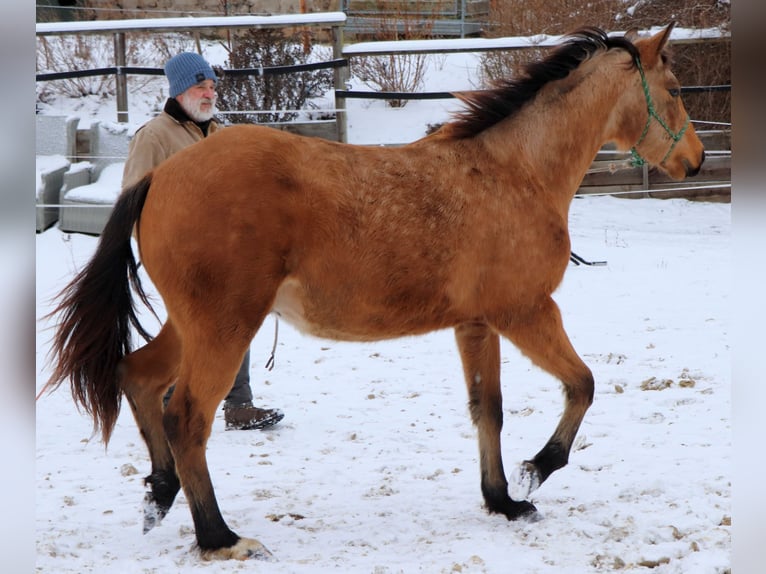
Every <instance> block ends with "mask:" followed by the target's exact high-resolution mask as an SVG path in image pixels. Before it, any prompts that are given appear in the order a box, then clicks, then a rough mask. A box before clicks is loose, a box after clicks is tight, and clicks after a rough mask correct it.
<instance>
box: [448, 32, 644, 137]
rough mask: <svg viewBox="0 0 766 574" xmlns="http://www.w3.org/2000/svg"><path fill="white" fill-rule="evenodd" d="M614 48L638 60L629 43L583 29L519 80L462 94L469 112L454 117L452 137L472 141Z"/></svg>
mask: <svg viewBox="0 0 766 574" xmlns="http://www.w3.org/2000/svg"><path fill="white" fill-rule="evenodd" d="M612 48H622V49H624V50H627V51H628V52H629V53H630V54H631V55H632V56H633V61H634V62H635V61H637V59H638V50H637V49H636V47H635V46H634V45H633V43H632V42H631V41H630V40H628V39H626V38H624V37H622V36H617V37H610V36H607V34H606V32H604V31H603V30H601V29H600V28H595V27H585V28H580V29H579V30H577V31H575V32H573V33H572V34H569V35H568V39H567V40H566V42H564V43H563V44H561V45H560V46H558V47H557V48H556V49H555V50H554V51H553V52H552V53H551V54H550V55H549V56H548V57H546V58H545V59H543V60H541V61H539V62H533V63H530V64H528V65H527V66H526V67H525V68H524V73H523V74H522V75H521V76H520V77H518V78H513V79H506V80H500V81H497V82H495V83H494V86H493V88H492V89H489V90H483V91H477V92H470V93H465V94H461V95H460V96H459V97H460V99H461V100H463V102H464V103H465V104H466V105H467V106H468V109H466V110H462V111H460V112H457V113H456V114H455V120H454V121H453V122H452V123H450V124H449V125H450V135H452V136H453V137H458V138H463V137H470V136H473V135H476V134H478V133H479V132H481V131H483V130H485V129H487V128H489V127H490V126H493V125H494V124H496V123H497V122H499V121H500V120H502V119H504V118H506V117H508V116H510V115H511V114H513V113H515V112H516V111H518V110H519V109H520V108H521V107H522V106H523V105H524V104H525V103H527V102H529V101H530V100H532V99H533V98H534V97H535V95H537V93H538V92H539V91H540V90H541V89H542V87H543V86H545V85H546V84H547V83H548V82H552V81H555V80H561V79H562V78H565V77H566V76H568V75H569V73H570V72H571V71H572V70H574V69H576V68H577V67H578V66H579V65H580V64H581V63H582V62H584V61H585V60H587V59H588V58H590V57H591V56H592V55H593V54H594V53H596V52H598V51H600V50H610V49H612Z"/></svg>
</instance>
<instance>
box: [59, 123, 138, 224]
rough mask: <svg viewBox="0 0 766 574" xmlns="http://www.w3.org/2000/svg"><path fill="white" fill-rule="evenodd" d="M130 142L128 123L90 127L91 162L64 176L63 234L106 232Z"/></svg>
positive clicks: (72, 169) (80, 163)
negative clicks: (104, 230) (64, 232)
mask: <svg viewBox="0 0 766 574" xmlns="http://www.w3.org/2000/svg"><path fill="white" fill-rule="evenodd" d="M128 141H129V138H128V126H127V124H116V123H107V122H104V123H102V122H94V123H93V124H91V128H90V159H89V161H85V162H79V163H75V164H72V166H71V167H70V169H69V171H68V172H67V173H65V174H64V186H63V188H62V190H61V201H60V203H61V208H60V213H59V228H60V229H61V230H62V231H67V232H74V233H86V234H89V235H99V234H100V233H101V231H102V230H103V229H104V225H105V224H106V221H107V219H109V215H110V214H111V212H112V208H113V207H114V202H115V201H116V200H117V196H119V195H120V190H121V187H122V170H123V168H124V166H125V158H126V157H127V155H128Z"/></svg>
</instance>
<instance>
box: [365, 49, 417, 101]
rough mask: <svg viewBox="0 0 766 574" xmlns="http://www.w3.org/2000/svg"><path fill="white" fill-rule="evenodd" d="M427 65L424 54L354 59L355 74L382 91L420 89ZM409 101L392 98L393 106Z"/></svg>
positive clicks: (414, 90) (415, 90)
mask: <svg viewBox="0 0 766 574" xmlns="http://www.w3.org/2000/svg"><path fill="white" fill-rule="evenodd" d="M427 68H428V65H427V61H426V58H425V55H424V54H412V55H407V54H386V55H384V56H366V57H363V58H358V59H357V60H355V61H354V65H353V68H352V69H353V73H354V75H355V76H356V77H357V78H359V79H360V80H361V81H362V82H364V83H365V84H366V85H367V86H369V87H370V88H373V89H374V90H379V91H383V92H417V91H418V90H420V89H421V88H422V87H423V82H424V80H425V73H426V70H427ZM407 102H408V100H405V99H397V98H395V99H390V100H386V103H387V104H388V105H389V106H390V107H392V108H403V107H404V106H406V105H407Z"/></svg>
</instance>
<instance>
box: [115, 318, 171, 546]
mask: <svg viewBox="0 0 766 574" xmlns="http://www.w3.org/2000/svg"><path fill="white" fill-rule="evenodd" d="M180 360H181V344H180V340H179V338H178V333H177V332H176V330H175V328H174V326H173V324H172V323H171V322H170V321H168V322H167V323H165V325H164V326H163V327H162V329H161V330H160V332H159V334H158V335H157V337H156V338H155V339H153V340H152V341H150V342H149V343H148V344H147V345H145V346H144V347H141V348H140V349H138V350H137V351H135V352H133V353H131V354H129V355H128V356H126V357H125V358H124V359H123V361H122V363H121V365H120V373H121V386H122V390H123V392H124V393H125V396H126V398H127V399H128V403H129V404H130V408H131V410H132V411H133V416H134V417H135V419H136V424H137V425H138V430H139V431H140V432H141V436H142V437H143V439H144V441H145V442H146V446H147V448H148V449H149V456H150V458H151V461H152V472H151V474H150V475H149V476H147V477H146V478H145V479H144V482H145V484H146V485H147V486H148V487H149V491H148V492H147V493H146V497H145V498H144V532H145V533H146V532H148V531H149V530H151V529H152V528H153V527H155V526H157V525H158V524H159V523H160V522H161V521H162V519H163V518H164V517H165V515H166V514H167V513H168V511H169V510H170V507H171V506H172V505H173V501H174V500H175V497H176V494H178V491H179V490H180V488H181V483H180V482H179V480H178V476H176V470H175V460H174V459H173V455H172V453H171V451H170V447H169V445H168V442H167V438H166V437H165V429H164V428H163V424H162V396H163V395H164V393H165V391H166V390H167V388H168V387H169V386H170V385H171V384H172V383H173V381H174V380H175V378H176V376H177V373H178V365H179V363H180Z"/></svg>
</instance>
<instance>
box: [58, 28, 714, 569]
mask: <svg viewBox="0 0 766 574" xmlns="http://www.w3.org/2000/svg"><path fill="white" fill-rule="evenodd" d="M672 27H673V25H672V24H671V25H669V26H668V27H667V28H665V29H664V30H662V31H660V32H658V33H656V34H654V35H652V36H648V37H639V36H638V35H637V34H635V33H630V34H625V35H613V36H608V35H607V34H605V33H604V32H603V31H601V30H599V29H597V28H584V29H581V30H579V31H577V32H576V33H574V34H572V35H570V36H568V37H567V38H566V40H565V41H564V42H562V43H561V44H560V45H559V46H558V47H557V48H556V49H555V50H554V51H553V52H551V53H550V54H549V55H548V56H547V57H545V58H544V59H542V60H541V61H538V62H535V63H532V64H530V65H528V66H527V67H526V69H525V72H524V73H523V74H522V75H520V76H519V77H518V78H515V79H510V80H506V81H502V82H500V83H498V84H497V85H495V86H494V87H493V88H491V89H489V90H486V91H475V92H465V93H460V94H456V95H457V97H459V98H460V99H461V100H462V101H463V103H464V108H463V109H462V110H461V111H460V112H458V113H456V114H455V117H453V119H452V121H450V122H448V123H446V124H445V125H444V126H442V127H441V128H440V129H439V130H438V131H436V132H434V133H432V134H430V135H428V136H426V137H424V138H423V139H420V140H418V141H416V142H414V143H411V144H409V145H406V146H403V147H399V148H379V147H363V146H354V145H347V144H343V143H338V142H330V141H325V140H321V139H318V138H308V137H301V136H297V135H292V134H288V133H284V132H281V131H278V130H274V129H269V128H266V127H258V126H239V127H227V128H225V129H223V130H221V131H220V132H218V133H216V134H215V135H212V136H211V137H209V138H207V139H205V140H203V141H202V142H200V143H198V144H195V145H193V146H191V147H189V148H186V149H184V150H183V151H181V152H180V153H178V154H176V155H174V156H173V157H171V158H170V159H168V160H167V161H165V162H164V163H162V164H161V165H160V166H158V167H157V168H156V169H155V170H154V171H152V172H151V173H149V174H147V175H146V176H145V177H144V179H143V180H142V181H140V182H139V183H138V184H136V185H135V186H133V187H130V188H127V189H125V190H123V192H122V194H121V195H120V197H119V199H118V201H117V202H116V204H115V207H114V210H113V213H112V215H111V217H110V219H109V221H108V223H107V224H106V227H105V229H104V232H103V234H102V236H101V238H100V241H99V244H98V247H97V249H96V251H95V253H94V255H93V257H92V259H91V260H90V261H89V262H88V264H87V265H86V266H85V267H84V268H83V269H82V270H81V271H80V272H79V273H78V274H77V275H76V277H75V278H74V279H73V280H72V281H71V283H69V285H68V286H66V287H65V288H64V289H63V291H62V292H61V293H60V295H59V296H58V297H59V299H58V301H57V307H56V309H55V310H54V311H53V313H52V316H54V317H58V320H57V326H56V331H55V333H54V337H53V342H52V347H51V362H52V368H53V371H52V374H51V377H50V379H49V380H48V382H47V384H46V386H45V387H44V389H43V390H49V391H51V390H53V389H55V388H56V387H58V386H60V385H61V384H62V383H63V382H64V381H68V382H69V384H70V386H71V390H72V394H73V397H74V399H75V401H76V403H77V404H79V405H80V406H81V407H82V408H84V410H85V411H86V412H87V413H88V414H89V415H91V416H92V417H93V420H94V430H95V431H99V430H100V431H101V435H102V439H103V441H104V442H105V443H108V441H109V438H110V434H111V433H112V430H113V428H114V425H115V421H116V419H117V416H118V413H119V409H120V406H121V398H122V395H123V394H124V395H125V397H126V399H127V401H128V403H129V404H130V407H131V409H132V411H133V415H134V417H135V420H136V423H137V425H138V427H139V429H140V432H141V434H142V436H143V438H144V440H145V442H146V445H147V447H148V450H149V454H150V457H151V465H152V468H151V474H149V476H148V477H146V480H145V483H146V485H147V487H148V489H147V492H146V495H145V500H144V531H148V530H150V529H151V528H152V527H154V526H156V525H157V524H159V523H160V521H161V520H162V518H163V517H164V516H165V515H166V513H167V512H168V510H169V509H170V507H171V506H172V504H173V500H174V499H175V497H176V495H177V493H178V491H179V489H180V488H183V489H184V493H185V494H186V498H187V499H188V502H189V506H190V509H191V514H192V518H193V520H194V526H195V533H196V543H197V546H198V548H199V550H200V552H201V555H202V557H203V558H206V559H211V558H235V559H245V558H261V559H268V558H270V557H271V554H270V552H269V551H268V550H267V549H266V548H265V546H264V545H262V544H261V543H260V542H258V541H257V540H255V539H251V538H244V537H240V536H238V535H237V534H236V533H234V532H233V531H232V530H231V529H230V528H229V527H228V526H227V524H226V522H225V521H224V518H223V516H222V515H221V511H220V509H219V506H218V502H217V500H216V496H215V492H214V490H213V485H212V483H211V479H210V475H209V472H208V466H207V460H206V454H205V449H206V443H207V439H208V437H209V434H210V430H211V425H212V421H213V418H214V414H215V412H216V409H217V407H218V405H219V404H220V402H221V401H222V400H223V398H224V397H225V395H226V394H227V392H228V391H229V388H230V387H231V385H232V381H233V380H234V375H235V373H236V371H237V369H238V367H239V365H240V363H241V361H242V357H243V355H244V353H245V351H246V349H247V348H248V346H249V345H250V341H251V339H252V338H253V336H254V334H255V333H256V331H257V330H258V329H259V327H260V326H261V323H262V322H263V320H264V318H265V317H266V316H267V315H268V314H269V313H276V314H277V315H278V316H279V317H281V318H282V319H284V320H286V321H288V322H290V323H291V324H293V325H295V326H296V327H297V328H298V329H300V330H301V331H303V332H305V333H309V334H312V335H316V336H319V337H327V338H330V339H337V340H345V341H374V340H381V339H387V338H394V337H400V336H405V335H417V334H422V333H426V332H429V331H433V330H435V329H446V328H453V329H454V332H455V337H456V340H457V346H458V349H459V352H460V357H461V360H462V364H463V369H464V377H465V382H466V385H467V388H468V396H469V410H470V415H471V418H472V421H473V423H474V425H475V426H476V428H477V434H478V443H479V452H480V470H481V490H482V494H483V496H484V500H485V504H486V507H487V509H488V510H489V512H491V513H498V514H502V515H504V516H505V517H507V518H508V519H509V520H513V519H516V518H519V517H522V516H525V515H529V514H531V513H534V512H535V511H536V509H535V507H534V506H533V505H532V504H531V503H530V502H528V501H526V500H513V499H512V498H511V497H510V496H509V494H508V481H507V479H506V477H505V472H504V470H503V461H502V456H501V447H500V435H501V428H502V423H503V415H502V404H501V403H502V396H501V389H500V348H499V337H501V336H502V337H506V338H507V339H509V340H510V341H511V342H512V343H513V344H515V345H516V346H517V347H518V348H519V349H520V350H521V351H522V352H523V353H524V354H525V355H526V356H527V357H529V358H530V359H531V360H532V361H533V362H534V363H535V364H536V365H538V366H539V367H540V368H542V369H544V370H545V371H547V372H548V373H551V374H552V375H554V376H555V377H557V378H558V379H560V380H561V383H562V384H563V388H564V396H565V409H564V412H563V414H562V417H561V420H560V422H559V424H558V426H557V427H556V429H555V430H554V432H553V435H552V436H551V437H550V439H549V440H548V441H547V443H546V444H545V445H544V446H543V447H542V449H541V450H540V451H539V452H538V453H537V454H536V455H535V456H534V457H533V458H531V459H530V460H528V461H525V462H523V463H521V465H520V466H519V469H518V471H517V472H516V476H515V479H514V480H515V481H516V482H515V483H514V484H515V485H516V486H518V488H517V489H516V490H517V491H521V492H526V495H525V496H524V498H527V497H528V495H529V493H530V492H532V491H533V490H534V489H535V488H537V487H538V486H539V485H540V484H541V483H543V481H545V480H546V479H547V478H548V477H549V476H550V474H551V473H552V472H554V471H555V470H557V469H559V468H561V467H563V466H564V465H565V464H567V462H568V459H569V453H570V449H571V446H572V442H573V440H574V438H575V435H576V433H577V430H578V428H579V426H580V423H581V421H582V419H583V416H584V415H585V412H586V411H587V409H588V407H589V406H590V404H591V403H592V401H593V392H594V382H593V376H592V374H591V371H590V370H589V369H588V367H587V366H586V365H585V364H584V363H583V361H582V360H581V359H580V358H579V357H578V355H577V353H576V352H575V350H574V349H573V347H572V345H571V343H570V341H569V339H568V337H567V335H566V333H565V332H564V329H563V326H562V320H561V315H560V313H559V310H558V307H557V305H556V303H555V302H554V301H553V299H552V298H551V294H552V293H553V292H554V290H555V289H556V287H557V286H558V285H559V283H560V282H561V280H562V277H563V275H564V271H565V268H566V266H567V264H568V261H569V254H570V243H569V234H568V228H567V218H568V210H569V205H570V203H571V201H572V198H573V196H574V194H575V192H576V190H577V188H578V185H579V183H580V181H581V180H582V178H583V176H584V174H585V173H586V171H587V169H588V167H589V166H590V164H591V162H592V161H593V159H594V157H595V156H596V153H597V151H598V150H599V148H600V147H601V146H602V145H603V144H605V143H607V142H614V143H615V144H616V145H617V147H618V149H622V150H631V152H632V154H633V156H634V158H635V159H636V161H637V162H639V163H643V162H646V163H648V164H650V165H652V166H656V167H658V168H659V169H661V170H664V171H665V172H666V173H667V174H669V175H670V176H671V177H672V178H675V179H683V178H684V177H686V176H692V175H695V174H696V173H697V172H698V171H699V169H700V166H701V164H702V162H703V160H704V149H703V146H702V144H701V142H700V140H699V138H698V137H697V135H696V134H695V131H694V128H693V126H692V125H691V124H690V121H689V116H688V114H687V112H686V110H685V108H684V106H683V103H682V102H681V98H680V85H679V82H678V80H677V79H676V77H675V76H674V75H673V73H672V72H671V70H670V64H669V57H668V54H667V49H666V44H667V42H668V39H669V36H670V33H671V29H672ZM133 236H135V239H136V244H137V247H138V254H139V258H140V261H141V263H142V264H143V265H144V267H145V269H146V272H147V273H148V276H149V277H150V278H151V280H152V282H153V283H154V285H155V286H156V288H157V290H158V292H159V293H160V295H161V297H162V299H163V301H164V304H165V308H166V311H167V320H166V322H165V323H164V325H163V326H162V328H161V329H160V331H159V333H158V334H157V336H156V337H155V338H151V337H150V336H149V334H148V333H147V332H146V331H145V330H144V329H143V328H142V327H141V325H140V323H139V321H138V317H137V312H136V307H135V304H136V301H134V294H135V296H137V297H138V298H140V299H141V300H142V301H143V303H145V304H147V305H148V301H147V298H146V296H145V293H144V291H143V290H142V287H141V283H140V280H139V276H138V272H137V268H138V263H137V261H136V257H135V256H134V254H133V251H132V248H131V242H132V237H133ZM133 330H136V331H138V332H139V333H140V334H141V335H142V336H144V338H146V340H147V341H148V343H147V344H146V345H145V346H143V347H141V348H139V349H138V350H133V349H132V343H131V333H132V331H133ZM172 384H175V385H176V387H175V393H174V394H173V396H172V398H171V399H170V401H169V403H168V404H167V407H165V408H164V409H163V402H162V397H163V395H164V393H165V391H166V389H168V387H169V386H170V385H172Z"/></svg>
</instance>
